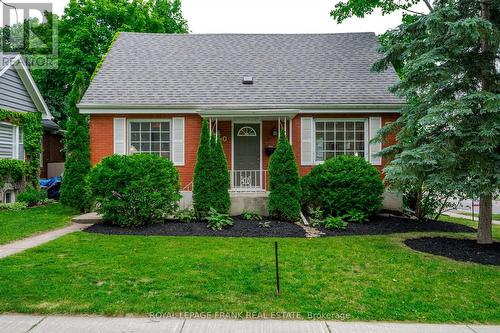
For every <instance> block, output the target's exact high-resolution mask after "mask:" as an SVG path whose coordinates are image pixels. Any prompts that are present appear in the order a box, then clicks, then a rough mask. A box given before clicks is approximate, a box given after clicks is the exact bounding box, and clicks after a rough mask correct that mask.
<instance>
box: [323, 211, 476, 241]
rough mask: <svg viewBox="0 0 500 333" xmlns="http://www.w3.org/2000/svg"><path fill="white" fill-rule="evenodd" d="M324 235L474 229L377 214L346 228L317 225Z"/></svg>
mask: <svg viewBox="0 0 500 333" xmlns="http://www.w3.org/2000/svg"><path fill="white" fill-rule="evenodd" d="M317 229H319V230H320V231H321V232H323V233H325V235H326V236H348V235H387V234H394V233H405V232H420V231H431V232H433V231H438V232H476V230H475V229H473V228H471V227H468V226H465V225H462V224H456V223H449V222H441V221H425V222H420V221H417V220H413V219H409V218H406V217H402V216H392V215H386V214H383V215H377V216H373V217H372V218H370V221H369V222H366V223H363V224H357V223H349V224H348V226H347V229H345V230H338V229H332V230H329V229H326V228H323V227H317Z"/></svg>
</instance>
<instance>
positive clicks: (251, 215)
mask: <svg viewBox="0 0 500 333" xmlns="http://www.w3.org/2000/svg"><path fill="white" fill-rule="evenodd" d="M241 216H242V217H243V219H244V220H247V221H262V216H260V215H259V214H257V213H255V212H249V211H244V212H243V213H242V214H241Z"/></svg>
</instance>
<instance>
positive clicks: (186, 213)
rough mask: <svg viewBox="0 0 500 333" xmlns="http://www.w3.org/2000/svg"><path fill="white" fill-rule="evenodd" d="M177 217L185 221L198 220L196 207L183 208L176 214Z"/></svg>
mask: <svg viewBox="0 0 500 333" xmlns="http://www.w3.org/2000/svg"><path fill="white" fill-rule="evenodd" d="M175 218H176V219H178V220H179V221H181V222H184V223H192V222H196V220H197V218H196V212H195V211H194V209H181V210H179V211H178V212H177V213H176V214H175Z"/></svg>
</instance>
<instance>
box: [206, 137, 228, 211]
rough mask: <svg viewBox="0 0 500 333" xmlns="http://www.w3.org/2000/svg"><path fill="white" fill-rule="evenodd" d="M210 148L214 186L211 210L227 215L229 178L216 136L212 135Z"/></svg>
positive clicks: (221, 149)
mask: <svg viewBox="0 0 500 333" xmlns="http://www.w3.org/2000/svg"><path fill="white" fill-rule="evenodd" d="M211 146H212V150H211V151H212V172H213V176H212V178H213V185H214V187H213V191H212V196H211V199H212V208H214V209H215V210H216V211H217V212H218V213H221V214H228V213H229V209H230V208H231V198H230V196H229V185H230V184H229V183H230V178H229V168H228V165H227V159H226V154H224V148H223V147H222V141H221V140H220V138H219V137H218V136H217V135H212V137H211Z"/></svg>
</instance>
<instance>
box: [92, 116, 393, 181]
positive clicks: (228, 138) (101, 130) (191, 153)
mask: <svg viewBox="0 0 500 333" xmlns="http://www.w3.org/2000/svg"><path fill="white" fill-rule="evenodd" d="M312 116H314V117H316V118H317V117H325V118H367V117H369V116H381V117H382V125H384V124H386V123H387V122H390V121H394V120H395V119H396V118H397V116H398V115H397V114H372V113H370V114H343V115H317V114H316V115H313V114H303V115H298V116H297V117H295V118H294V119H293V122H292V127H293V129H292V130H293V131H292V146H293V149H294V152H295V156H296V159H297V163H298V165H299V173H300V175H305V174H307V173H308V172H309V171H310V170H311V168H312V167H311V166H302V165H300V118H301V117H312ZM115 117H120V118H127V119H138V118H146V119H155V118H158V119H169V118H172V117H184V118H185V151H184V157H185V165H184V166H180V167H178V170H179V174H180V178H181V187H184V186H186V185H187V184H189V183H190V182H191V181H192V177H193V173H194V166H195V164H196V153H197V149H198V142H199V138H200V131H201V117H200V116H198V115H192V114H175V115H170V114H169V115H162V114H122V115H118V114H117V115H91V117H90V147H91V149H90V159H91V163H92V165H95V164H97V163H98V162H99V161H101V160H102V159H103V158H104V157H106V156H109V155H112V154H113V118H115ZM277 126H278V125H277V121H263V122H262V147H261V149H262V158H263V161H262V162H263V163H262V167H263V169H265V170H267V169H268V164H269V156H267V155H266V153H265V148H266V147H268V146H276V142H277V137H274V136H272V130H273V128H277ZM218 130H219V132H220V135H221V138H222V140H223V147H224V151H225V153H226V156H227V159H228V164H229V168H231V165H232V159H231V142H232V123H231V122H230V121H219V122H218ZM287 131H288V133H289V131H290V129H289V128H288V127H287ZM393 142H394V138H393V137H391V138H390V140H389V142H388V143H386V144H384V147H386V146H388V145H390V144H393ZM386 162H387V161H385V160H383V162H382V163H383V165H385V163H386ZM383 165H382V166H380V167H377V168H378V169H379V170H381V169H382V168H383Z"/></svg>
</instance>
